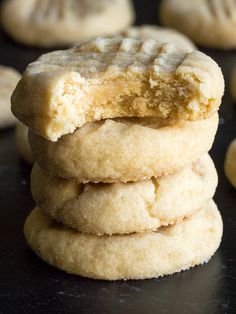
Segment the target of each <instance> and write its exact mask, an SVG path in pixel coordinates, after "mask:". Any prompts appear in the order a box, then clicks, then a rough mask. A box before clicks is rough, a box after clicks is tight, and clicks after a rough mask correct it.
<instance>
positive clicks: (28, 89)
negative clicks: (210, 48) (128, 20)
mask: <svg viewBox="0 0 236 314" xmlns="http://www.w3.org/2000/svg"><path fill="white" fill-rule="evenodd" d="M223 92H224V79H223V75H222V72H221V70H220V68H219V67H218V65H217V64H216V63H215V61H213V60H212V59H211V58H210V57H208V56H206V55H205V54H203V53H201V52H199V51H192V52H189V51H185V50H183V49H181V48H179V47H177V46H175V45H173V44H171V43H160V42H157V41H156V40H153V39H147V40H138V39H131V38H119V37H117V38H96V39H94V40H91V41H88V42H84V43H81V44H80V45H79V46H77V47H75V48H72V49H70V50H64V51H56V52H52V53H49V54H45V55H43V56H42V57H40V58H39V59H38V60H37V61H36V62H34V63H32V64H30V65H29V66H28V68H27V69H26V71H25V73H24V76H23V79H22V80H21V81H20V83H19V84H18V86H17V88H16V89H15V92H14V94H13V97H12V110H13V113H14V114H15V116H16V117H17V118H18V119H19V120H21V121H22V122H23V123H24V124H26V125H27V126H29V127H30V128H32V130H34V131H35V132H36V133H38V134H40V135H41V136H43V137H45V138H47V139H49V140H51V141H56V140H57V139H58V138H60V137H61V136H62V135H65V134H68V133H72V132H73V131H74V130H75V129H76V128H77V127H81V126H83V125H84V124H86V123H88V122H92V121H97V120H102V119H108V118H117V117H161V118H165V119H167V118H169V119H171V120H175V121H176V120H199V119H204V118H207V117H210V116H212V115H213V114H214V113H215V112H216V111H217V110H218V108H219V105H220V103H221V98H222V95H223Z"/></svg>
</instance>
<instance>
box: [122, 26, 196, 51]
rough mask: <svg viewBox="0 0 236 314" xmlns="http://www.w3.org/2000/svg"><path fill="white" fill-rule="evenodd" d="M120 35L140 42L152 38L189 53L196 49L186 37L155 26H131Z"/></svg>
mask: <svg viewBox="0 0 236 314" xmlns="http://www.w3.org/2000/svg"><path fill="white" fill-rule="evenodd" d="M122 35H123V36H125V37H131V38H137V39H142V40H145V39H148V38H153V39H156V40H158V41H161V42H164V43H166V42H170V43H173V44H175V45H177V46H179V47H180V48H184V49H186V50H189V51H192V50H196V49H197V48H196V46H195V45H194V44H193V42H192V41H191V40H190V39H189V38H188V37H187V36H185V35H183V34H181V33H180V32H178V31H176V30H174V29H171V28H166V27H161V26H157V25H142V26H132V27H130V28H128V29H126V30H125V31H124V32H122Z"/></svg>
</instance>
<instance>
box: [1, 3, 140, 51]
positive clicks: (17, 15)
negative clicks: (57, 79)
mask: <svg viewBox="0 0 236 314" xmlns="http://www.w3.org/2000/svg"><path fill="white" fill-rule="evenodd" d="M134 16H135V13H134V10H133V6H132V2H131V0H98V1H97V0H69V1H68V0H62V1H52V0H7V1H5V2H4V4H3V7H2V24H3V26H4V28H5V30H6V31H7V33H9V35H10V36H12V37H13V38H14V39H15V40H17V41H19V42H21V43H24V44H27V45H33V46H42V47H43V46H45V47H51V46H64V45H72V44H75V43H77V42H78V41H80V40H84V39H88V38H91V37H95V36H98V35H112V34H115V33H117V32H120V31H122V30H123V29H125V28H126V27H127V26H129V25H130V24H132V22H133V21H134Z"/></svg>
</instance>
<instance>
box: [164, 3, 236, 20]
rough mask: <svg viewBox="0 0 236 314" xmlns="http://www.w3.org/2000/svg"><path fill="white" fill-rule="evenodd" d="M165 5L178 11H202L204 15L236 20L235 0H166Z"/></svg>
mask: <svg viewBox="0 0 236 314" xmlns="http://www.w3.org/2000/svg"><path fill="white" fill-rule="evenodd" d="M163 6H165V7H168V8H169V9H170V10H176V12H180V11H184V10H185V12H186V13H187V12H193V13H194V12H195V13H196V14H197V13H201V14H202V16H203V17H209V18H223V19H224V18H226V19H231V20H236V1H235V0H198V1H192V0H165V1H163Z"/></svg>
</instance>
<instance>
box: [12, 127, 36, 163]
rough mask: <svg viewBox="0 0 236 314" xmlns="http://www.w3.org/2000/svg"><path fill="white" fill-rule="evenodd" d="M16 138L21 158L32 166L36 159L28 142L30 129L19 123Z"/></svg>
mask: <svg viewBox="0 0 236 314" xmlns="http://www.w3.org/2000/svg"><path fill="white" fill-rule="evenodd" d="M15 136H16V147H17V151H18V153H19V155H20V157H21V158H23V159H24V160H25V161H26V162H27V163H29V164H30V165H32V164H33V162H34V158H33V155H32V152H31V149H30V146H29V141H28V127H27V126H25V125H24V124H23V123H20V122H18V123H17V124H16V130H15Z"/></svg>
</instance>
